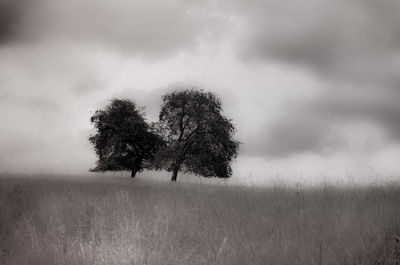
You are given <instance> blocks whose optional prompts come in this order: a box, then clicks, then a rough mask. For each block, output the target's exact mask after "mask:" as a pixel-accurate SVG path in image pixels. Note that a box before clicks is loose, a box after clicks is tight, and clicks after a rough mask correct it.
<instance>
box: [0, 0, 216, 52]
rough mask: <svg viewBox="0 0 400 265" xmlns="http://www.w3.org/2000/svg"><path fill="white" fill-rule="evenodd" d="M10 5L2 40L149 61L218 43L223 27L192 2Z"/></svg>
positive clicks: (89, 0) (57, 0)
mask: <svg viewBox="0 0 400 265" xmlns="http://www.w3.org/2000/svg"><path fill="white" fill-rule="evenodd" d="M2 1H3V0H2ZM14 2H15V1H6V2H5V4H4V6H3V8H2V9H0V10H3V11H1V12H2V13H0V15H3V16H0V17H3V19H2V20H4V21H0V22H3V23H2V24H4V25H3V26H2V27H1V31H0V37H1V39H7V38H11V35H12V33H14V32H15V33H16V34H18V35H19V36H20V39H19V41H20V42H26V43H48V42H58V43H65V42H67V43H68V42H70V43H86V44H87V45H94V46H95V47H97V48H98V47H101V46H105V47H108V48H111V49H114V50H116V51H119V52H122V53H129V54H135V55H143V56H146V57H151V58H159V57H162V56H170V55H172V54H175V53H177V52H181V51H182V50H186V49H192V48H196V47H197V46H198V45H199V44H200V43H201V41H202V38H205V37H206V36H209V35H210V34H211V35H212V36H213V38H214V37H215V38H217V37H218V36H219V35H221V34H215V33H216V32H219V33H221V32H220V30H221V29H222V27H221V26H222V25H223V23H224V20H223V19H222V18H219V17H216V16H211V15H210V14H209V12H208V11H207V9H201V8H199V6H198V5H197V4H196V3H195V1H183V0H166V1H156V0H146V1H144V0H135V1H130V0H116V1H109V0H86V1H79V0H69V1H65V0H33V1H32V2H31V3H29V6H28V2H29V1H23V0H21V1H19V2H18V4H14ZM22 10H23V11H24V16H23V20H20V19H19V13H20V11H22ZM3 13H4V14H3ZM218 29H219V30H218Z"/></svg>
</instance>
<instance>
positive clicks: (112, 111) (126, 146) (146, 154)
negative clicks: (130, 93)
mask: <svg viewBox="0 0 400 265" xmlns="http://www.w3.org/2000/svg"><path fill="white" fill-rule="evenodd" d="M143 116H144V114H143V112H142V111H141V109H138V108H137V107H136V105H135V103H134V102H132V101H130V100H127V99H113V100H112V101H111V103H110V105H108V106H107V107H106V108H105V109H104V110H97V111H96V112H95V114H94V115H93V116H92V117H91V118H90V121H91V122H92V123H93V125H94V127H95V129H96V130H97V133H96V134H95V135H92V136H90V137H89V141H90V142H91V143H92V144H93V146H94V149H95V151H96V154H97V156H98V161H97V166H96V167H95V168H94V169H91V170H92V171H123V170H130V171H132V177H134V176H135V174H136V173H137V172H140V171H141V170H143V169H144V168H145V167H146V165H147V164H148V161H149V160H151V159H152V158H153V155H154V153H155V152H156V150H157V148H158V147H160V146H162V145H163V141H162V139H161V137H160V136H158V135H157V134H156V133H154V132H153V130H152V129H151V127H150V126H149V125H148V124H147V123H146V121H145V120H144V118H143Z"/></svg>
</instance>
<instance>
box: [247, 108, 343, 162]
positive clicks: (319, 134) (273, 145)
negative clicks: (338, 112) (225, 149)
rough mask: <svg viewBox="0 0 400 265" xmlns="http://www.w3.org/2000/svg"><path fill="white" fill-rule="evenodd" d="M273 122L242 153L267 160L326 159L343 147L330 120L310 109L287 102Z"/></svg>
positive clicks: (257, 133) (341, 140) (259, 132)
mask: <svg viewBox="0 0 400 265" xmlns="http://www.w3.org/2000/svg"><path fill="white" fill-rule="evenodd" d="M285 106H286V107H285V111H284V113H282V114H281V115H280V116H279V117H278V118H277V119H276V121H275V122H273V123H272V124H266V125H265V126H263V127H262V128H261V130H260V131H258V132H256V133H255V134H254V135H252V136H251V137H248V141H246V142H244V146H243V149H244V150H243V152H244V153H245V154H249V155H255V156H264V157H268V158H283V157H287V156H292V155H297V154H299V153H314V154H319V155H329V154H331V153H333V152H335V151H337V150H338V149H341V148H343V147H345V146H346V142H345V139H343V137H342V135H341V134H340V132H339V131H338V130H337V129H336V128H335V126H334V124H332V117H329V115H325V113H321V112H314V110H313V106H311V105H309V104H303V103H300V104H299V103H298V102H287V104H285Z"/></svg>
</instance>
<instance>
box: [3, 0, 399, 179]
mask: <svg viewBox="0 0 400 265" xmlns="http://www.w3.org/2000/svg"><path fill="white" fill-rule="evenodd" d="M182 86H197V87H201V88H204V89H206V90H210V91H213V92H215V93H216V94H217V95H218V96H220V97H221V98H222V101H223V104H224V110H225V114H226V115H227V116H228V117H230V118H232V119H233V121H234V123H235V124H236V127H237V134H236V135H237V138H238V139H239V140H240V141H241V142H242V143H243V144H242V145H241V151H240V155H239V157H238V160H237V162H236V163H235V165H234V168H235V172H234V175H235V176H234V178H236V179H251V178H253V179H254V178H255V179H259V180H265V179H271V178H273V177H274V176H277V175H279V176H280V177H282V178H289V179H297V178H301V177H303V178H307V179H310V178H311V179H323V178H330V179H332V178H334V179H340V178H349V177H354V176H363V177H366V176H371V175H376V174H380V175H384V176H392V177H396V176H397V175H398V173H399V172H400V163H399V159H400V104H399V102H400V91H399V89H400V2H399V1H397V0H379V1H376V0H334V1H333V0H280V1H275V0H246V1H245V0H201V1H200V0H163V1H156V0H112V1H111V0H0V121H1V122H0V171H8V172H18V173H25V172H45V173H49V172H59V173H86V172H87V170H88V169H89V168H90V167H92V166H93V165H94V162H95V159H96V158H95V156H94V152H93V150H92V148H91V146H90V145H89V143H88V141H87V138H88V135H89V134H90V133H91V132H92V130H91V125H90V123H89V117H90V116H91V114H93V112H94V111H95V110H96V109H99V108H102V107H104V106H105V105H106V104H107V102H108V100H109V99H110V98H112V97H128V98H131V99H133V100H134V101H136V102H137V103H138V104H139V105H142V106H145V107H146V112H147V118H148V120H151V121H153V120H155V119H156V118H157V114H158V111H159V105H160V97H161V96H162V95H163V94H164V93H165V92H167V91H169V90H170V89H173V88H175V87H182Z"/></svg>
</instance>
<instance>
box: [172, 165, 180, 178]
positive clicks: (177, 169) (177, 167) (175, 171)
mask: <svg viewBox="0 0 400 265" xmlns="http://www.w3.org/2000/svg"><path fill="white" fill-rule="evenodd" d="M178 171H179V166H176V167H174V171H173V172H172V178H171V181H176V178H177V177H178Z"/></svg>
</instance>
